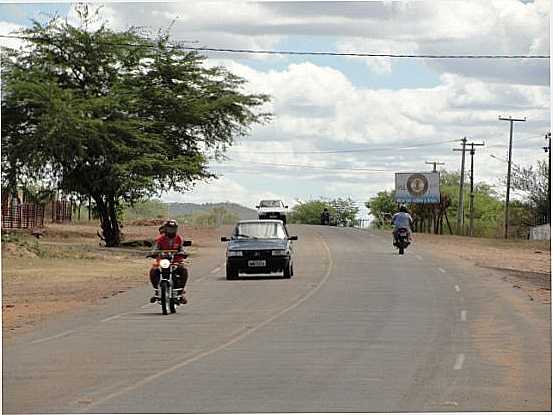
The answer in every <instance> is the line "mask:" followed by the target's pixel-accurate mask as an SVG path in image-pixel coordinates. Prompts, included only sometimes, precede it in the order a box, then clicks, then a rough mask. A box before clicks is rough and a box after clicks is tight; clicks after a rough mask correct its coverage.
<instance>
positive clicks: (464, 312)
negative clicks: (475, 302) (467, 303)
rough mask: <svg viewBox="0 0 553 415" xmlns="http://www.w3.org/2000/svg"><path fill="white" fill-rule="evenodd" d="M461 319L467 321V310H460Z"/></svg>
mask: <svg viewBox="0 0 553 415" xmlns="http://www.w3.org/2000/svg"><path fill="white" fill-rule="evenodd" d="M461 321H467V310H461Z"/></svg>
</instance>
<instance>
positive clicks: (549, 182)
mask: <svg viewBox="0 0 553 415" xmlns="http://www.w3.org/2000/svg"><path fill="white" fill-rule="evenodd" d="M545 139H546V140H547V147H544V148H543V149H544V150H545V152H546V153H549V167H548V169H547V205H548V206H549V209H547V223H551V131H549V132H548V133H547V134H546V135H545Z"/></svg>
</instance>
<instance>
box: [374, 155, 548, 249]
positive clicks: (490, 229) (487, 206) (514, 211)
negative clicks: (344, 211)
mask: <svg viewBox="0 0 553 415" xmlns="http://www.w3.org/2000/svg"><path fill="white" fill-rule="evenodd" d="M547 174H548V172H547V166H546V165H545V163H540V164H539V165H538V168H537V169H533V168H528V169H516V170H515V171H514V172H513V180H512V183H511V185H512V190H513V193H515V194H516V195H517V199H514V200H511V204H510V228H511V230H512V233H513V235H512V236H514V237H517V238H521V239H526V238H527V236H528V231H529V227H530V226H534V225H536V224H539V223H544V222H545V219H546V217H547V209H546V207H547V206H548V205H549V204H548V198H547ZM459 182H460V174H459V173H458V172H448V171H445V170H442V171H441V172H440V190H441V193H442V198H444V197H445V198H447V199H448V201H449V207H448V209H447V215H448V218H449V221H450V223H451V226H452V230H453V231H454V232H456V226H455V224H456V218H457V212H458V209H459ZM474 189H475V198H474V236H476V237H487V238H495V237H502V235H503V226H504V206H505V202H504V195H503V194H500V193H498V192H497V191H496V190H495V189H494V187H493V186H492V185H490V184H488V183H485V182H478V183H475V185H474ZM463 193H464V201H465V209H464V215H465V225H467V224H468V223H469V213H470V212H469V208H468V206H469V200H470V190H469V185H468V183H466V184H465V187H464V192H463ZM365 205H366V206H367V208H368V209H369V211H370V213H371V215H373V216H374V218H375V219H374V221H373V226H375V227H376V228H380V229H382V228H389V227H390V219H391V216H392V214H393V213H395V212H396V211H397V202H396V201H395V192H394V191H393V190H384V191H381V192H379V193H378V194H377V195H376V196H374V197H372V198H370V199H369V201H368V202H366V204H365ZM408 208H409V210H410V212H411V213H412V214H413V215H414V216H415V217H416V216H417V215H421V213H422V210H423V209H425V207H424V206H422V205H411V206H409V207H408ZM446 229H447V228H446ZM446 232H448V231H444V233H446ZM463 232H464V233H465V234H466V233H467V232H466V229H465V230H464V231H463ZM448 233H449V232H448Z"/></svg>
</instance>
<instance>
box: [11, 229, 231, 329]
mask: <svg viewBox="0 0 553 415" xmlns="http://www.w3.org/2000/svg"><path fill="white" fill-rule="evenodd" d="M97 230H98V225H97V224H90V225H49V226H48V228H47V231H46V233H45V235H44V237H43V238H40V240H37V239H35V238H34V237H32V236H31V235H29V234H28V233H25V232H16V233H13V234H11V236H10V237H8V238H6V237H5V236H4V237H3V241H6V240H8V241H9V242H4V243H3V244H2V332H3V335H4V336H6V337H11V336H13V335H16V334H19V333H23V332H27V331H29V330H31V329H32V328H33V327H35V326H37V325H39V324H41V323H43V322H44V321H46V320H47V319H49V318H52V317H54V316H55V315H56V314H59V313H63V312H67V311H75V310H79V309H83V308H85V307H88V306H91V305H93V304H97V303H99V302H101V301H102V300H105V299H106V298H109V297H112V296H114V295H117V294H120V293H123V292H125V291H127V290H129V289H131V288H134V287H139V286H143V285H144V284H147V283H148V281H149V279H148V276H147V272H148V268H149V263H150V261H149V260H147V259H146V258H145V254H146V252H147V251H148V249H149V248H121V249H119V248H104V247H101V246H99V239H98V237H97V235H96V231H97ZM124 234H125V239H126V240H148V239H153V238H154V237H155V236H156V235H157V234H158V226H157V225H151V226H126V227H125V228H124ZM181 234H182V235H183V236H184V237H185V239H191V240H192V241H193V247H192V248H191V249H190V252H191V257H192V259H193V258H194V256H198V255H201V252H202V249H203V248H208V247H213V246H217V243H218V237H219V236H220V235H221V232H220V230H217V229H214V228H205V227H188V226H184V227H183V226H181Z"/></svg>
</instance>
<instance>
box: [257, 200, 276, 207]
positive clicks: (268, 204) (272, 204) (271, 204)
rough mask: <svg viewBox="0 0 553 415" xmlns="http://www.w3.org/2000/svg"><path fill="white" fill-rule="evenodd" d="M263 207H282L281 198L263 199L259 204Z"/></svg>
mask: <svg viewBox="0 0 553 415" xmlns="http://www.w3.org/2000/svg"><path fill="white" fill-rule="evenodd" d="M259 206H261V207H280V200H262V201H261V203H260V204H259Z"/></svg>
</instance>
